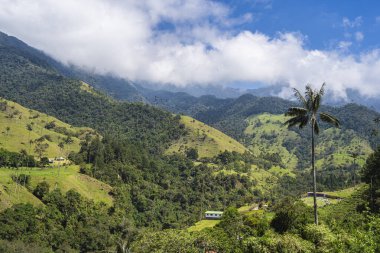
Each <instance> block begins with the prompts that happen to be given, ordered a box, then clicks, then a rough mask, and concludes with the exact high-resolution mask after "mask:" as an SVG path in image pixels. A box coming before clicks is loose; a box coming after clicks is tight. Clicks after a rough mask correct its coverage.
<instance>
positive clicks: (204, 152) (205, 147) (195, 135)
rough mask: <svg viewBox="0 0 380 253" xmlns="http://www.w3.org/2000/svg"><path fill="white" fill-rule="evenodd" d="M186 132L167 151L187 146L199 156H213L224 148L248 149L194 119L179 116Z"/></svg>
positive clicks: (232, 149)
mask: <svg viewBox="0 0 380 253" xmlns="http://www.w3.org/2000/svg"><path fill="white" fill-rule="evenodd" d="M181 123H183V124H184V125H185V128H186V130H187V134H186V135H185V136H182V137H181V138H180V139H178V140H176V141H175V142H174V143H173V144H172V145H171V146H170V148H169V149H168V150H167V151H166V152H167V153H173V152H184V151H186V150H187V149H189V148H195V149H197V150H198V154H199V157H213V156H215V155H217V154H219V153H220V152H223V151H225V150H227V151H230V152H232V151H235V152H238V153H244V152H246V151H248V150H247V149H246V148H245V147H244V146H243V145H242V144H240V143H239V142H237V141H236V140H234V139H232V138H231V137H229V136H227V135H225V134H224V133H222V132H220V131H219V130H216V129H215V128H212V127H210V126H208V125H206V124H204V123H202V122H200V121H198V120H196V119H193V118H191V117H188V116H181Z"/></svg>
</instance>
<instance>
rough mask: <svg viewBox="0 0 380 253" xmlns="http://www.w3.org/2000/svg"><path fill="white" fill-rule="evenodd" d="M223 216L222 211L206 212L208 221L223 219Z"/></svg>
mask: <svg viewBox="0 0 380 253" xmlns="http://www.w3.org/2000/svg"><path fill="white" fill-rule="evenodd" d="M222 216H223V212H221V211H207V212H205V218H206V219H217V220H219V219H221V218H222Z"/></svg>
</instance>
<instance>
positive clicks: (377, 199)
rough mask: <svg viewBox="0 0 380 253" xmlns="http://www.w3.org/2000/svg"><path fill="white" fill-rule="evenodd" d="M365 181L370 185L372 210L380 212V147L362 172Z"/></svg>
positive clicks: (369, 158) (368, 160) (370, 157)
mask: <svg viewBox="0 0 380 253" xmlns="http://www.w3.org/2000/svg"><path fill="white" fill-rule="evenodd" d="M362 174H363V180H364V182H366V183H367V184H369V185H370V188H369V194H368V195H369V196H368V198H369V199H370V204H371V208H372V209H373V210H374V211H379V210H380V147H378V148H377V149H376V151H375V152H374V153H373V154H371V155H370V156H369V157H368V159H367V161H366V164H365V166H364V168H363V171H362Z"/></svg>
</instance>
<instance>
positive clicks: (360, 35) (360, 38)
mask: <svg viewBox="0 0 380 253" xmlns="http://www.w3.org/2000/svg"><path fill="white" fill-rule="evenodd" d="M355 39H356V41H357V42H361V41H363V39H364V34H363V33H362V32H356V33H355Z"/></svg>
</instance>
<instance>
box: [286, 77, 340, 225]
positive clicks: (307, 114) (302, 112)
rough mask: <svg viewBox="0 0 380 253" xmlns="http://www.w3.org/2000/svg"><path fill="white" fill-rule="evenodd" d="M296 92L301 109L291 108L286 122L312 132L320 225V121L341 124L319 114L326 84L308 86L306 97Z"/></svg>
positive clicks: (315, 209) (321, 113)
mask: <svg viewBox="0 0 380 253" xmlns="http://www.w3.org/2000/svg"><path fill="white" fill-rule="evenodd" d="M293 90H294V96H295V97H296V98H297V99H298V101H299V102H300V103H301V107H290V108H289V109H288V111H287V112H286V113H285V115H286V116H290V117H291V118H290V119H289V120H287V121H286V122H285V125H287V126H288V127H289V128H290V127H293V126H298V127H299V128H304V127H305V126H308V125H309V126H310V130H311V167H312V171H313V193H314V194H313V195H314V222H315V224H316V225H318V212H317V181H316V171H315V135H318V134H319V123H318V122H319V121H320V120H321V121H324V122H327V123H329V124H332V125H333V126H335V127H339V126H340V122H339V120H338V119H337V118H335V117H334V116H333V115H331V114H328V113H325V112H318V110H319V108H320V105H321V102H322V97H323V95H324V93H325V84H322V87H321V89H320V90H319V91H318V90H313V89H312V88H311V86H310V85H307V86H306V90H305V96H303V95H302V94H301V92H300V91H299V90H297V89H293Z"/></svg>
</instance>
